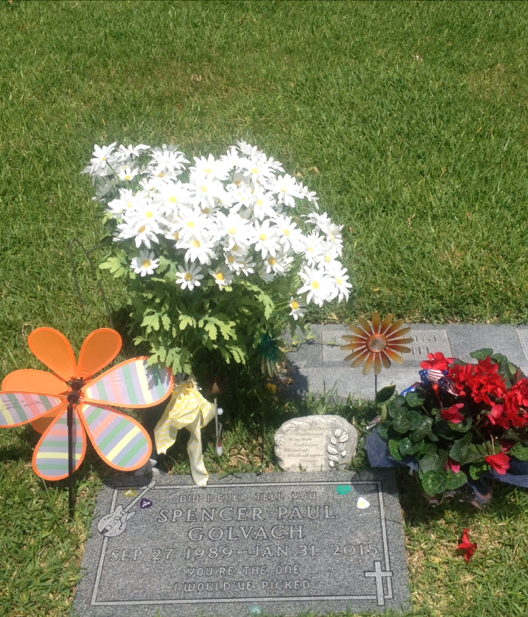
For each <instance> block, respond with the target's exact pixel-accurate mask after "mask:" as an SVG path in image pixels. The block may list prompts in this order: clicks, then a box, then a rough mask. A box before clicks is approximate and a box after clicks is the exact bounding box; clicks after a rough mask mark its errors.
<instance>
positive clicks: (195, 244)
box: [176, 234, 216, 266]
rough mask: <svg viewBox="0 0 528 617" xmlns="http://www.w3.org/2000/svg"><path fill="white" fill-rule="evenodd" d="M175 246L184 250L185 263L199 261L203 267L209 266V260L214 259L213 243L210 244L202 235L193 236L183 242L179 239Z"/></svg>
mask: <svg viewBox="0 0 528 617" xmlns="http://www.w3.org/2000/svg"><path fill="white" fill-rule="evenodd" d="M176 246H177V247H178V248H182V249H186V252H185V261H186V262H193V261H199V262H200V263H201V264H203V265H207V266H210V265H211V260H213V259H214V258H215V257H216V252H215V247H214V242H211V240H210V239H209V238H207V237H206V236H205V235H204V234H195V235H194V236H191V237H187V238H185V239H184V240H182V239H180V240H178V241H177V243H176Z"/></svg>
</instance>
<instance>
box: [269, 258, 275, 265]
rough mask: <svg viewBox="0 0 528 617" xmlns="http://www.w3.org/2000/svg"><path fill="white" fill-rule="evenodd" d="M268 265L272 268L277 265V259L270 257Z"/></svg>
mask: <svg viewBox="0 0 528 617" xmlns="http://www.w3.org/2000/svg"><path fill="white" fill-rule="evenodd" d="M268 263H269V265H270V266H274V265H275V264H276V263H277V260H276V259H275V257H268Z"/></svg>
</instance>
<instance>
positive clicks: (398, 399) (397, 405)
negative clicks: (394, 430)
mask: <svg viewBox="0 0 528 617" xmlns="http://www.w3.org/2000/svg"><path fill="white" fill-rule="evenodd" d="M405 403H406V401H405V397H404V396H402V395H401V394H398V395H397V396H395V397H394V398H393V399H392V400H391V401H390V402H389V415H390V417H391V418H394V417H395V416H396V414H397V413H398V411H399V410H400V409H401V408H402V407H403V406H404V405H405Z"/></svg>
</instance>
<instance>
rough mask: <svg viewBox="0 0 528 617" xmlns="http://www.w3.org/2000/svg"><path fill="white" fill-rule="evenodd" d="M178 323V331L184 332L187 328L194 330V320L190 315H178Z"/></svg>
mask: <svg viewBox="0 0 528 617" xmlns="http://www.w3.org/2000/svg"><path fill="white" fill-rule="evenodd" d="M179 322H180V330H185V328H186V327H187V326H191V327H192V328H196V319H194V318H193V317H191V316H190V315H180V317H179Z"/></svg>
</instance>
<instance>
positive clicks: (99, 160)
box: [84, 141, 117, 175]
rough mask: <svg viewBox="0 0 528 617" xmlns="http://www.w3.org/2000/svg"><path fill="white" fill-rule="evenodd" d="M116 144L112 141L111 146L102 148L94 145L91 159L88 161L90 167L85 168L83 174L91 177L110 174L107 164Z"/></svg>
mask: <svg viewBox="0 0 528 617" xmlns="http://www.w3.org/2000/svg"><path fill="white" fill-rule="evenodd" d="M116 143H117V142H116V141H114V143H113V144H110V145H109V146H103V147H99V146H98V145H95V146H94V151H93V154H92V158H91V159H90V163H91V165H90V166H89V167H86V169H85V170H84V172H85V173H89V174H91V175H101V174H102V173H103V174H107V173H112V170H111V169H110V168H109V167H108V162H109V159H111V157H112V154H113V152H114V150H115V146H116ZM110 162H111V161H110Z"/></svg>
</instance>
